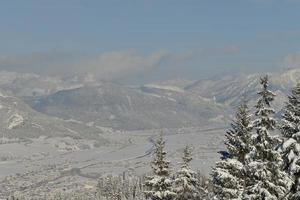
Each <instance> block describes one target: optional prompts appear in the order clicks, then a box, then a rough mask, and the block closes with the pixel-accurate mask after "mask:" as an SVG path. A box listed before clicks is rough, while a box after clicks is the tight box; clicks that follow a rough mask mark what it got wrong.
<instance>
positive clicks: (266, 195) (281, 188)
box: [243, 76, 290, 200]
mask: <svg viewBox="0 0 300 200" xmlns="http://www.w3.org/2000/svg"><path fill="white" fill-rule="evenodd" d="M260 84H261V86H262V90H261V91H260V92H259V93H258V94H259V96H260V97H259V99H258V101H257V104H256V106H255V108H256V112H255V116H256V120H254V123H253V124H254V128H255V130H256V134H255V135H253V137H252V144H253V145H254V148H253V150H252V151H251V152H250V153H249V155H248V156H247V158H248V159H247V161H246V165H245V169H246V174H247V181H246V189H245V191H244V194H243V199H251V200H278V199H286V194H287V191H288V188H289V183H290V182H289V179H288V176H287V174H286V173H285V172H284V171H283V170H282V158H281V155H280V153H279V152H278V151H277V150H276V148H277V147H278V145H279V143H280V140H279V138H278V137H275V136H273V135H271V134H270V132H271V131H273V130H275V128H276V127H275V126H276V121H275V119H274V118H273V115H274V114H275V111H274V110H273V109H272V107H271V102H272V101H273V100H274V97H275V94H274V93H273V92H271V91H270V90H268V86H269V78H268V76H264V77H261V79H260Z"/></svg>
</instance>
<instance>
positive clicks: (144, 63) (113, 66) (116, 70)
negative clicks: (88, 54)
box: [81, 50, 171, 79]
mask: <svg viewBox="0 0 300 200" xmlns="http://www.w3.org/2000/svg"><path fill="white" fill-rule="evenodd" d="M170 58H171V55H170V54H169V53H168V52H166V51H163V50H159V51H156V52H153V53H151V54H149V55H146V56H145V55H144V56H143V55H140V54H138V53H137V52H136V51H134V50H125V51H112V52H106V53H103V54H100V55H98V56H97V57H96V58H93V59H92V60H90V61H88V62H87V63H84V64H85V65H86V66H87V67H86V68H85V70H84V71H87V72H92V73H94V74H95V75H97V76H98V77H100V78H103V79H105V78H107V79H114V78H118V77H122V76H132V75H136V74H140V73H146V72H148V71H151V70H153V69H155V68H157V67H159V66H160V64H161V63H162V62H164V61H166V62H168V61H169V59H170ZM81 69H83V68H81Z"/></svg>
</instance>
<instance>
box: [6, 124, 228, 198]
mask: <svg viewBox="0 0 300 200" xmlns="http://www.w3.org/2000/svg"><path fill="white" fill-rule="evenodd" d="M224 130H225V128H211V127H202V128H184V129H173V130H164V135H165V139H166V149H167V151H168V157H169V159H170V161H171V166H172V168H173V169H175V168H177V166H178V165H177V164H178V162H180V157H181V153H182V150H183V148H184V147H185V145H187V144H189V145H191V146H192V147H193V149H194V161H193V162H192V166H193V168H194V169H198V170H200V171H202V173H203V174H206V175H208V174H209V173H210V170H211V166H213V163H214V162H215V161H216V159H218V154H217V152H218V151H219V150H222V148H223V144H222V141H223V137H224ZM159 133H160V130H148V131H128V132H120V131H119V132H112V133H101V136H102V137H103V138H105V139H107V141H109V142H107V143H105V144H104V145H103V144H102V145H98V143H97V141H93V140H75V139H72V138H69V137H65V138H58V137H56V138H47V137H40V138H38V139H32V140H31V142H26V143H23V142H21V143H14V142H12V143H8V144H2V145H0V197H5V196H7V195H9V194H12V193H13V192H18V191H19V192H21V193H22V194H39V195H40V194H44V193H46V192H49V191H56V190H61V189H64V190H68V189H72V190H74V189H76V188H77V187H79V186H80V188H87V190H89V189H91V188H93V187H94V186H95V185H96V184H97V179H98V178H99V177H100V176H102V175H104V174H120V173H122V172H124V171H130V172H131V173H136V174H143V173H146V172H148V171H150V165H149V162H150V161H151V153H152V150H153V141H154V140H155V139H156V137H157V135H158V134H159Z"/></svg>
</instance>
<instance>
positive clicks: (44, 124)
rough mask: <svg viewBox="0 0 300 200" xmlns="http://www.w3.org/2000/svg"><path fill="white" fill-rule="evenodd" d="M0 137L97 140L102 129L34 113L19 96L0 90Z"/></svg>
mask: <svg viewBox="0 0 300 200" xmlns="http://www.w3.org/2000/svg"><path fill="white" fill-rule="evenodd" d="M0 128H1V134H2V135H1V138H2V137H5V138H15V137H16V138H20V139H28V138H34V137H71V138H76V139H80V138H85V139H97V140H98V139H99V138H101V136H99V134H100V135H101V132H102V131H101V129H99V128H96V127H90V126H88V125H86V124H85V123H81V122H79V121H72V120H69V121H66V120H62V119H59V118H55V117H51V116H48V115H45V114H43V113H40V112H37V111H35V110H34V109H32V108H31V107H30V106H28V105H27V104H26V103H25V102H24V101H22V100H21V99H19V98H17V97H14V96H11V95H9V94H7V93H5V91H1V92H0Z"/></svg>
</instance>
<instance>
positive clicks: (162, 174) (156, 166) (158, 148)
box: [145, 134, 176, 200]
mask: <svg viewBox="0 0 300 200" xmlns="http://www.w3.org/2000/svg"><path fill="white" fill-rule="evenodd" d="M164 148H165V141H164V140H163V137H162V134H161V135H160V137H159V138H158V140H157V141H156V143H155V150H154V159H153V161H152V169H153V173H154V175H153V176H150V177H147V180H146V182H145V185H146V186H147V187H148V191H145V196H146V198H147V199H151V200H173V199H175V196H176V193H174V192H173V189H172V185H173V181H172V180H171V179H170V171H169V170H170V169H169V165H170V163H169V162H168V161H167V160H166V154H167V153H166V152H165V151H164Z"/></svg>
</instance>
